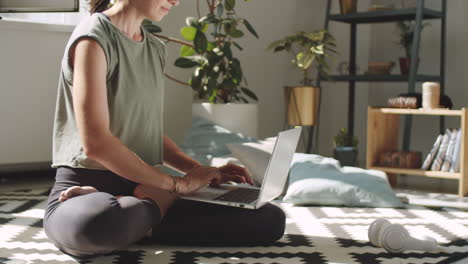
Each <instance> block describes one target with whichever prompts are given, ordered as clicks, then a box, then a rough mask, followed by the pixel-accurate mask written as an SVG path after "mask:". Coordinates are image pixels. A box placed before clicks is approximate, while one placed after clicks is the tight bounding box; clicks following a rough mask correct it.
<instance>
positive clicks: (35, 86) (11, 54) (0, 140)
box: [0, 20, 69, 164]
mask: <svg viewBox="0 0 468 264" xmlns="http://www.w3.org/2000/svg"><path fill="white" fill-rule="evenodd" d="M7 23H8V22H4V21H2V20H0V35H1V37H0V58H1V63H0V91H1V96H0V164H4V163H15V162H17V161H22V162H34V161H46V160H51V157H50V156H51V154H50V153H51V150H52V145H51V144H52V143H51V139H52V126H53V112H54V108H55V98H56V92H57V80H58V76H59V61H60V59H61V57H62V52H63V48H64V45H65V42H66V40H67V38H68V36H69V32H67V28H66V27H64V28H61V27H55V28H53V31H44V30H45V29H47V30H49V29H50V28H47V27H41V26H37V25H36V26H31V28H28V27H27V26H24V25H22V24H21V23H8V24H7Z"/></svg>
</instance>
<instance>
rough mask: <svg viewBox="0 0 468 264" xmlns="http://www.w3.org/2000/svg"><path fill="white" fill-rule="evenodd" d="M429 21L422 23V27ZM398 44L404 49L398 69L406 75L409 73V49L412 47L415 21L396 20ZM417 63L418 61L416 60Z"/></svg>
mask: <svg viewBox="0 0 468 264" xmlns="http://www.w3.org/2000/svg"><path fill="white" fill-rule="evenodd" d="M427 25H429V23H424V24H423V25H422V28H421V30H422V29H424V27H425V26H427ZM397 29H398V37H399V39H398V44H399V45H400V46H401V47H402V48H403V49H404V50H405V55H406V57H400V59H399V61H400V71H401V74H403V75H406V74H408V73H409V68H410V65H411V49H412V47H413V37H414V30H415V23H414V22H413V21H398V22H397ZM416 63H418V61H416Z"/></svg>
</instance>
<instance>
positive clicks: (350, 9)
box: [340, 0, 357, 14]
mask: <svg viewBox="0 0 468 264" xmlns="http://www.w3.org/2000/svg"><path fill="white" fill-rule="evenodd" d="M356 11H357V0H340V12H341V14H349V13H356Z"/></svg>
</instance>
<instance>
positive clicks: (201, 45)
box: [193, 30, 208, 53]
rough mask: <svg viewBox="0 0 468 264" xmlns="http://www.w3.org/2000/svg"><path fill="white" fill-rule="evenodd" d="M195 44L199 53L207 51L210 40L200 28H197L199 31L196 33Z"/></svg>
mask: <svg viewBox="0 0 468 264" xmlns="http://www.w3.org/2000/svg"><path fill="white" fill-rule="evenodd" d="M193 43H194V45H195V49H196V50H197V51H198V52H199V53H203V52H205V51H206V48H207V47H208V40H207V39H206V36H205V34H204V33H203V32H201V31H200V30H197V33H196V34H195V39H194V42H193Z"/></svg>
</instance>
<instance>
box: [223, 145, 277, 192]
mask: <svg viewBox="0 0 468 264" xmlns="http://www.w3.org/2000/svg"><path fill="white" fill-rule="evenodd" d="M276 138H277V137H271V138H266V139H264V140H260V141H258V142H249V143H242V144H227V148H228V149H229V150H230V151H231V152H232V154H233V155H234V156H235V157H236V158H238V159H239V161H240V162H241V163H242V164H243V165H245V167H246V168H247V170H248V171H249V172H250V174H251V175H252V178H253V180H254V182H255V185H257V186H259V185H261V184H262V182H263V176H264V175H265V171H266V169H267V167H268V161H269V160H270V157H271V153H273V148H274V147H275V143H276Z"/></svg>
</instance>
